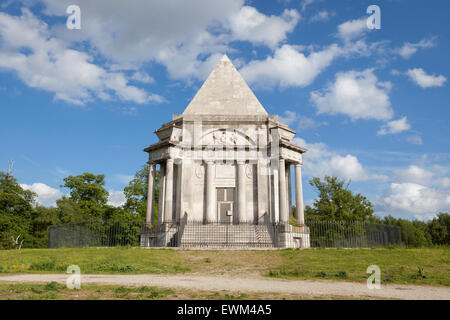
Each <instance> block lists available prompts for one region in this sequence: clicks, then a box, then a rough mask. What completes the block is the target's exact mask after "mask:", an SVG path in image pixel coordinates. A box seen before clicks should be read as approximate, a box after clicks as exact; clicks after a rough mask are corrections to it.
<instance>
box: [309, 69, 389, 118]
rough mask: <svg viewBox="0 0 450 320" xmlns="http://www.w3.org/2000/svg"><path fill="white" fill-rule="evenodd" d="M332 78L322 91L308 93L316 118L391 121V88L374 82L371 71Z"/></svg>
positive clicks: (343, 74) (340, 74) (354, 72)
mask: <svg viewBox="0 0 450 320" xmlns="http://www.w3.org/2000/svg"><path fill="white" fill-rule="evenodd" d="M335 78H336V80H335V82H334V83H332V84H331V85H329V86H328V88H326V90H325V91H323V92H319V91H315V92H312V93H311V102H312V103H313V104H314V105H315V106H316V107H317V113H318V114H322V113H329V114H344V115H348V116H349V117H350V118H351V119H352V120H357V119H376V120H389V119H391V118H392V116H393V111H392V108H391V102H390V99H389V95H388V93H389V91H390V88H391V84H390V82H380V81H378V78H377V77H376V75H375V74H374V73H373V69H367V70H365V71H362V72H358V71H348V72H339V73H337V74H336V76H335Z"/></svg>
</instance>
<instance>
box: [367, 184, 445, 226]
mask: <svg viewBox="0 0 450 320" xmlns="http://www.w3.org/2000/svg"><path fill="white" fill-rule="evenodd" d="M375 204H376V206H377V211H380V212H382V213H383V214H391V215H404V214H412V215H414V217H415V218H428V217H430V216H431V215H433V214H436V213H439V212H441V211H445V212H448V211H449V210H450V193H449V192H448V191H439V190H436V189H432V188H428V187H426V186H423V185H421V184H417V183H410V182H406V183H392V184H391V185H390V186H389V188H388V189H387V190H386V191H385V192H384V193H383V194H382V195H380V196H378V197H377V199H376V201H375Z"/></svg>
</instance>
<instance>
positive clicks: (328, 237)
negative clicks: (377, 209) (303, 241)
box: [306, 221, 401, 248]
mask: <svg viewBox="0 0 450 320" xmlns="http://www.w3.org/2000/svg"><path fill="white" fill-rule="evenodd" d="M306 224H307V225H308V227H309V229H310V241H311V242H310V243H311V247H325V248H367V247H387V246H389V245H394V246H398V245H401V228H400V227H397V226H392V225H387V224H381V223H372V222H364V221H306Z"/></svg>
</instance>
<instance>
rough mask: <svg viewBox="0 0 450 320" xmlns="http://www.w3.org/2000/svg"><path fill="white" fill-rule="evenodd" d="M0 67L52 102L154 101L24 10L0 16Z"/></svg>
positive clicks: (120, 75) (156, 98)
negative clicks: (46, 94)
mask: <svg viewBox="0 0 450 320" xmlns="http://www.w3.org/2000/svg"><path fill="white" fill-rule="evenodd" d="M0 37H1V38H2V42H1V46H0V68H3V69H7V70H12V71H15V72H16V73H17V75H18V76H19V78H20V79H21V80H22V81H23V82H25V83H26V84H27V85H28V86H30V87H33V88H39V89H43V90H46V91H49V92H53V93H54V94H55V99H56V100H63V101H65V102H68V103H72V104H77V105H83V104H85V103H86V102H88V101H92V100H93V99H94V98H95V97H99V98H100V99H102V100H111V99H112V98H113V97H112V96H115V97H117V98H119V99H121V100H124V101H131V102H134V103H139V104H141V103H146V102H149V101H152V100H158V99H159V96H157V95H153V96H151V95H148V94H147V93H146V92H145V91H144V90H142V89H139V88H137V87H134V86H131V85H129V84H128V80H127V78H126V76H125V75H124V74H123V73H118V72H108V71H107V70H105V69H104V68H101V67H99V66H97V65H96V64H94V63H93V62H92V61H93V57H91V56H90V55H89V54H87V53H85V52H81V51H77V50H74V49H70V48H69V47H68V46H67V44H66V43H65V42H63V41H61V40H59V39H57V38H55V37H52V36H51V34H50V32H49V29H48V26H47V24H45V23H44V22H42V21H40V20H39V19H38V18H37V17H36V16H34V15H33V14H32V13H31V12H30V11H29V10H28V9H23V10H22V15H21V16H10V15H8V14H5V13H0Z"/></svg>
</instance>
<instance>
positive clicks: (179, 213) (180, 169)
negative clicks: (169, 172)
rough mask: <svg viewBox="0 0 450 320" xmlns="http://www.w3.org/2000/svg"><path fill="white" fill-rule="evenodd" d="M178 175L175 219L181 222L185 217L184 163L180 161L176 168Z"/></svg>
mask: <svg viewBox="0 0 450 320" xmlns="http://www.w3.org/2000/svg"><path fill="white" fill-rule="evenodd" d="M176 168H177V170H176V172H177V175H176V188H175V190H176V191H175V198H176V199H177V200H176V204H175V206H176V208H175V212H176V214H175V219H176V221H180V219H181V218H182V217H183V205H182V199H181V195H182V190H183V163H182V162H181V161H180V162H179V164H178V165H177V166H176Z"/></svg>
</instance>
